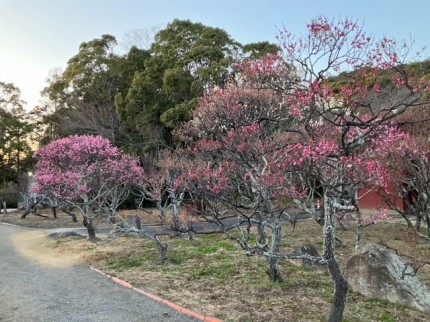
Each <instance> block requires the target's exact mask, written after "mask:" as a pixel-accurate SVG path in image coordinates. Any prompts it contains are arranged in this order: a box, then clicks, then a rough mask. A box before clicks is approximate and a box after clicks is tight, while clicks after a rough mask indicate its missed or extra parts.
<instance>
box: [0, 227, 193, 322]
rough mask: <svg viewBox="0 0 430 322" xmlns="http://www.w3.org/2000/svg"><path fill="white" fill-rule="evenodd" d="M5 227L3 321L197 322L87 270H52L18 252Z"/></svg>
mask: <svg viewBox="0 0 430 322" xmlns="http://www.w3.org/2000/svg"><path fill="white" fill-rule="evenodd" d="M25 230H28V228H22V227H12V226H6V225H2V224H0V321H2V322H6V321H11V322H14V321H33V322H39V321H41V322H42V321H43V322H48V321H56V322H57V321H64V322H65V321H67V322H72V321H120V322H132V321H151V322H152V321H153V322H155V321H157V322H158V321H160V322H163V321H169V322H170V321H178V322H185V321H197V320H196V319H194V318H191V317H188V316H186V315H183V314H181V313H178V312H177V311H174V310H172V309H170V308H168V307H166V306H164V305H163V304H160V303H158V302H155V301H153V300H151V299H149V298H147V297H145V296H142V295H140V294H138V293H137V292H134V291H132V290H130V289H126V288H124V287H122V286H119V285H117V284H116V283H114V282H113V281H111V280H110V279H107V278H106V277H104V276H101V275H99V274H98V273H96V272H93V271H92V270H90V269H89V268H88V267H86V266H74V267H71V268H50V267H44V266H42V265H40V264H38V263H37V262H36V261H33V260H30V259H26V258H24V257H22V256H20V255H19V254H17V253H16V251H15V249H14V247H13V245H12V244H11V243H10V241H9V237H10V236H11V235H12V234H15V233H18V232H22V231H25Z"/></svg>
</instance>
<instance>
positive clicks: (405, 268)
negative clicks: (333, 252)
mask: <svg viewBox="0 0 430 322" xmlns="http://www.w3.org/2000/svg"><path fill="white" fill-rule="evenodd" d="M345 275H346V278H347V279H348V282H349V284H350V286H351V289H352V291H353V292H357V293H360V294H362V295H364V296H367V297H372V298H378V299H383V300H387V301H389V302H393V303H400V304H403V305H405V306H411V307H415V308H417V309H419V310H420V311H424V312H429V313H430V292H429V290H428V288H427V287H426V285H425V284H423V283H422V282H421V281H420V280H419V279H418V277H417V276H416V275H415V274H414V270H413V267H412V266H411V265H410V264H409V263H407V262H405V261H404V260H403V259H402V258H401V257H400V256H398V255H396V254H394V253H393V252H391V251H389V250H387V249H385V248H381V247H379V246H376V245H374V244H368V245H366V246H365V247H363V249H362V250H361V251H360V252H358V253H357V254H355V255H354V256H352V257H351V259H350V260H349V261H348V263H347V267H346V274H345Z"/></svg>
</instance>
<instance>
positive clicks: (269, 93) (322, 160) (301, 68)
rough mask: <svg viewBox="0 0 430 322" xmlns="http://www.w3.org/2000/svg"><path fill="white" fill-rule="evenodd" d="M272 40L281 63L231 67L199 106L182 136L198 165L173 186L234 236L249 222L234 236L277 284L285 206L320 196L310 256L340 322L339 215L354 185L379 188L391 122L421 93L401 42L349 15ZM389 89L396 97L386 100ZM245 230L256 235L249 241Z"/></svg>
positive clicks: (391, 149) (392, 146)
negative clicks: (317, 248)
mask: <svg viewBox="0 0 430 322" xmlns="http://www.w3.org/2000/svg"><path fill="white" fill-rule="evenodd" d="M279 40H280V42H281V44H282V47H283V55H282V56H281V55H272V56H266V57H263V58H262V59H260V60H257V61H245V62H243V63H241V64H238V66H237V69H236V75H235V79H232V80H231V82H230V83H228V84H227V85H226V86H225V87H224V88H214V89H212V91H210V92H209V94H208V95H207V96H206V97H205V98H204V99H203V100H202V101H201V102H200V105H199V106H198V108H197V109H196V110H195V112H194V118H193V120H192V121H190V122H189V123H188V124H186V125H185V126H184V127H183V129H182V132H181V134H182V137H183V138H184V139H188V140H189V142H190V144H191V147H190V149H189V151H190V153H191V155H192V158H193V159H194V160H198V161H197V162H196V164H195V166H194V168H192V170H190V171H189V173H187V175H186V176H184V177H183V178H182V181H183V182H187V183H188V186H189V189H190V190H191V191H193V192H194V193H196V194H200V195H202V196H204V197H205V198H206V199H207V200H208V203H209V205H210V207H209V210H210V211H212V213H213V215H215V216H217V217H219V216H220V215H225V214H228V213H230V214H231V212H233V213H234V215H235V216H237V218H238V222H237V224H236V225H235V227H237V228H238V229H239V230H241V231H243V230H242V229H241V228H240V227H241V225H242V224H243V223H249V225H248V226H247V227H248V228H246V229H245V234H242V236H244V235H245V238H240V239H238V241H239V242H240V243H241V245H242V247H244V248H245V249H246V250H247V252H248V253H249V254H252V253H259V254H262V255H264V256H267V257H268V273H269V276H270V278H271V279H272V280H279V279H280V273H279V267H278V259H279V258H291V254H287V253H282V252H281V250H280V248H279V244H280V243H279V240H280V237H281V236H282V235H281V225H280V222H279V220H280V218H282V217H283V216H284V217H288V216H287V215H288V209H287V207H286V202H287V201H288V200H295V202H296V204H298V205H300V207H303V209H306V210H308V211H309V210H310V211H314V210H315V208H316V207H315V202H316V200H317V199H319V200H322V212H321V213H322V216H323V217H322V218H321V222H322V223H323V232H322V235H323V241H324V250H323V255H322V256H321V258H313V259H314V260H317V261H318V262H319V263H321V264H324V265H326V266H327V268H328V270H329V272H330V274H331V276H332V278H333V281H334V284H335V294H334V300H333V304H332V309H331V312H330V316H329V319H328V320H329V321H341V320H342V316H343V311H344V308H345V304H346V297H347V292H348V283H347V281H346V279H345V278H344V276H343V274H342V272H341V269H340V267H339V264H338V262H337V260H336V256H335V254H336V252H335V241H336V234H335V232H336V229H335V228H336V218H337V215H338V214H339V212H344V211H357V210H359V208H358V200H357V199H358V194H357V192H358V190H359V189H362V188H368V189H377V188H378V187H381V186H385V185H386V184H387V181H388V178H389V177H390V174H389V171H388V168H387V166H386V165H385V164H384V163H383V161H382V160H384V158H385V157H386V156H387V155H388V154H389V153H397V152H399V153H400V152H402V148H403V147H402V146H401V145H399V144H397V143H398V142H401V141H402V140H404V139H405V138H406V134H405V133H403V132H402V131H401V130H399V129H398V128H397V126H396V125H395V124H394V120H395V119H396V117H397V116H399V115H400V114H402V113H403V112H404V111H406V110H408V109H411V108H414V107H419V106H421V105H422V103H423V100H424V99H425V95H423V94H426V93H428V90H429V87H428V84H427V83H426V82H425V80H423V79H418V78H414V77H413V76H412V75H409V74H408V73H407V72H406V71H405V70H404V69H403V68H402V66H403V63H404V62H405V61H406V59H408V58H410V57H409V56H408V55H409V46H408V45H407V44H404V43H397V42H396V41H395V40H392V39H388V38H382V39H379V40H378V39H375V38H374V37H372V36H369V35H367V34H366V33H365V32H364V31H363V30H362V28H361V26H360V25H359V24H357V23H356V22H355V21H352V20H349V19H340V20H339V21H330V20H328V19H327V18H324V17H318V18H316V19H314V20H312V21H311V22H310V23H309V24H308V25H307V34H305V35H303V36H300V37H295V36H294V35H293V34H292V33H290V32H289V31H287V30H284V31H281V32H280V34H279ZM330 75H338V76H337V77H336V78H335V77H332V76H330ZM388 90H391V91H393V90H395V91H396V92H397V93H399V94H398V95H393V97H391V98H390V99H388V100H387V99H386V93H387V91H388ZM381 101H383V102H384V103H383V104H381V103H380V102H381ZM318 186H319V187H320V189H316V187H318ZM316 197H319V198H316ZM360 220H361V219H360V218H359V222H360ZM252 225H255V226H257V228H258V229H257V230H258V231H259V237H260V238H259V239H258V242H257V243H254V244H253V245H250V244H249V243H248V241H249V240H250V239H249V238H247V237H246V236H247V235H246V233H247V232H249V231H250V227H251V226H252ZM224 229H225V228H224ZM267 229H268V230H270V232H271V233H270V235H267V233H266V230H267ZM236 235H237V234H236Z"/></svg>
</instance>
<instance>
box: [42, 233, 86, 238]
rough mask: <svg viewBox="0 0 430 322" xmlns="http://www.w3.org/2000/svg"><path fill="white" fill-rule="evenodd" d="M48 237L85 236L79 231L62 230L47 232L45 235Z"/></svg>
mask: <svg viewBox="0 0 430 322" xmlns="http://www.w3.org/2000/svg"><path fill="white" fill-rule="evenodd" d="M47 237H48V238H50V239H60V238H66V237H69V238H70V237H71V238H77V239H79V238H86V236H85V235H82V234H80V233H77V232H75V231H62V232H53V233H50V234H48V236H47Z"/></svg>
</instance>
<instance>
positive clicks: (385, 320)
mask: <svg viewBox="0 0 430 322" xmlns="http://www.w3.org/2000/svg"><path fill="white" fill-rule="evenodd" d="M378 318H379V321H382V322H395V321H397V318H396V317H395V316H393V315H391V314H390V313H388V312H382V313H381V314H379V316H378Z"/></svg>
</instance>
